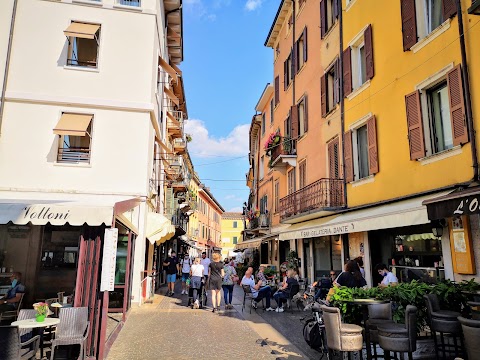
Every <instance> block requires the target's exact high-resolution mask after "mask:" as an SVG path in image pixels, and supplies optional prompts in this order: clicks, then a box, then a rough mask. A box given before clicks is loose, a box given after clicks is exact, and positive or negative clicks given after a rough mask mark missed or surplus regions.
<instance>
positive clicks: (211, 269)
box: [208, 253, 225, 312]
mask: <svg viewBox="0 0 480 360" xmlns="http://www.w3.org/2000/svg"><path fill="white" fill-rule="evenodd" d="M212 259H213V261H212V262H211V263H210V265H209V266H208V288H209V289H210V290H212V307H213V310H212V311H213V312H215V311H218V310H220V303H221V302H222V295H221V294H220V290H222V280H223V277H224V276H225V272H224V270H223V263H221V262H220V259H221V255H220V254H219V253H213V255H212Z"/></svg>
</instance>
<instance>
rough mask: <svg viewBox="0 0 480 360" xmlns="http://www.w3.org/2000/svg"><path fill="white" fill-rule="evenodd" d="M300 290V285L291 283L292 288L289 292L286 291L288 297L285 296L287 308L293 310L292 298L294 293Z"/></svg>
mask: <svg viewBox="0 0 480 360" xmlns="http://www.w3.org/2000/svg"><path fill="white" fill-rule="evenodd" d="M299 291H300V285H292V288H291V289H290V292H289V293H288V298H287V309H290V310H292V311H293V308H292V299H293V297H294V296H295V295H297V294H298V292H299Z"/></svg>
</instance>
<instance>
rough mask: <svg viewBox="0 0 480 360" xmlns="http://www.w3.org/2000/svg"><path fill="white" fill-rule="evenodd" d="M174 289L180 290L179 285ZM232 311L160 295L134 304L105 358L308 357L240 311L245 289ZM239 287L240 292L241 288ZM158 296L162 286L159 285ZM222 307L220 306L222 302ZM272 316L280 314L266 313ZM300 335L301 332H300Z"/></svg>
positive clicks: (237, 295) (236, 296) (256, 314)
mask: <svg viewBox="0 0 480 360" xmlns="http://www.w3.org/2000/svg"><path fill="white" fill-rule="evenodd" d="M177 288H178V289H177ZM236 288H237V289H236V291H235V292H234V302H233V305H234V309H233V310H226V311H225V310H222V311H220V312H219V313H212V311H211V307H210V305H211V303H210V301H211V299H210V296H209V299H208V301H209V303H208V306H207V308H206V309H201V310H193V309H191V308H189V307H187V306H186V303H187V296H186V295H179V294H180V292H181V286H180V283H177V284H176V295H175V296H174V297H165V296H164V295H161V294H158V295H156V296H155V299H154V302H153V304H145V305H142V306H141V307H134V308H132V310H131V312H130V314H129V317H128V319H127V322H126V324H125V326H124V327H123V329H122V330H121V332H120V334H119V336H118V338H117V340H116V341H115V343H114V344H113V346H112V349H111V351H110V353H109V356H108V359H109V360H123V359H125V360H127V359H128V360H132V359H145V360H148V359H163V358H170V359H192V358H193V359H228V358H242V359H271V360H275V359H292V360H295V359H309V358H318V357H319V356H318V353H317V355H316V356H315V357H310V356H308V355H306V354H305V353H303V352H302V351H301V350H299V349H298V348H297V347H296V346H294V345H293V344H292V343H291V342H290V341H289V340H287V338H286V337H284V335H282V334H281V333H280V332H278V331H277V330H275V328H274V327H272V326H271V325H270V324H269V323H268V322H267V321H265V319H264V318H263V316H264V315H265V316H266V315H267V314H262V313H263V310H260V309H259V310H258V311H257V312H255V311H253V310H252V313H251V314H250V313H249V308H246V309H245V311H243V312H242V301H243V292H242V290H241V288H240V287H236ZM239 289H240V290H239ZM161 292H162V294H164V293H165V289H161ZM222 308H223V306H222ZM268 315H271V316H282V315H284V314H277V313H268ZM299 335H301V332H300V334H299Z"/></svg>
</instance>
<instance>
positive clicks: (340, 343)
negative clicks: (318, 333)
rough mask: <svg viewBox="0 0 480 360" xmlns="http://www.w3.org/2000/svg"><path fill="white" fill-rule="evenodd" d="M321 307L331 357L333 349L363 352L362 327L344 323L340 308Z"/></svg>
mask: <svg viewBox="0 0 480 360" xmlns="http://www.w3.org/2000/svg"><path fill="white" fill-rule="evenodd" d="M320 308H321V309H322V311H323V322H324V323H325V331H326V333H327V347H328V351H329V359H333V354H332V351H333V350H335V351H341V352H349V353H350V352H354V351H360V352H361V351H362V348H363V336H362V331H363V329H362V327H360V326H358V325H353V324H344V323H342V317H341V315H340V309H339V308H336V307H328V306H324V305H322V306H320ZM360 356H361V355H360Z"/></svg>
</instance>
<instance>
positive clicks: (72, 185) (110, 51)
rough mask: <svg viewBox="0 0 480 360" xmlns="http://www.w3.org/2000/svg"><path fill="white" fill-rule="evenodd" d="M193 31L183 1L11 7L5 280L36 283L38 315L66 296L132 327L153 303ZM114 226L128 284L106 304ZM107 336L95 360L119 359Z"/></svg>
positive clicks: (6, 65)
mask: <svg viewBox="0 0 480 360" xmlns="http://www.w3.org/2000/svg"><path fill="white" fill-rule="evenodd" d="M182 26H183V25H182V12H181V0H138V1H134V0H131V1H130V0H57V1H53V0H2V1H1V2H0V86H2V88H1V98H0V106H1V108H0V270H2V269H3V268H5V271H6V272H8V271H10V270H14V271H21V272H22V273H23V282H24V284H25V285H26V287H27V292H26V295H25V300H24V301H25V303H26V304H31V303H32V302H34V301H35V300H38V299H44V298H51V297H55V296H56V293H57V292H58V291H63V292H65V295H68V294H73V295H74V296H73V302H74V303H75V306H88V307H89V308H90V310H91V311H90V317H91V320H93V319H94V317H96V316H100V317H99V319H102V318H103V317H102V316H101V315H102V314H105V313H106V311H107V309H108V307H110V310H112V308H113V309H116V310H117V311H118V313H119V314H120V318H121V319H122V320H125V314H126V311H127V309H128V308H129V307H130V305H131V302H134V303H135V302H139V301H140V298H141V295H142V290H141V280H142V278H143V276H144V273H143V271H144V270H146V269H151V264H145V259H147V261H148V259H149V258H148V256H147V257H146V253H147V254H149V253H150V255H151V253H153V250H152V249H151V248H150V249H149V247H147V241H146V237H147V236H148V235H149V234H148V233H146V232H151V231H152V230H158V229H157V228H155V223H157V224H158V223H160V222H161V221H160V222H159V220H161V219H159V217H158V216H153V217H152V216H147V214H148V213H149V212H155V211H156V212H159V213H163V210H164V204H163V201H162V200H161V199H163V192H164V190H163V185H164V184H163V179H164V176H165V175H164V174H163V169H164V167H167V166H168V162H165V161H164V162H161V161H158V160H159V159H158V154H160V153H164V152H166V150H165V149H173V144H172V145H170V143H171V142H172V138H169V136H168V135H169V133H170V132H169V131H168V129H167V110H168V109H170V110H172V112H171V113H170V115H172V114H174V115H175V116H174V117H175V118H176V120H177V121H180V123H174V124H173V125H174V126H178V127H180V128H183V126H180V125H183V124H181V121H182V120H183V118H184V117H185V116H184V114H183V112H186V107H185V104H184V98H183V99H182V98H181V97H183V83H182V81H181V78H180V77H179V75H180V70H179V69H178V68H177V67H176V65H178V64H179V63H180V62H181V61H182V60H183V48H182ZM159 65H160V66H159ZM165 88H167V90H165ZM179 98H180V99H179ZM177 114H178V115H177ZM177 138H178V136H177ZM179 138H180V140H176V142H178V141H180V142H181V141H182V138H183V134H182V133H180V136H179ZM172 153H173V151H172ZM147 218H149V219H152V218H155V221H157V222H155V221H154V222H153V223H151V222H150V223H148V224H147ZM162 225H165V224H162ZM110 227H115V228H118V247H117V252H116V254H117V258H116V264H113V265H112V266H113V267H112V269H115V271H114V272H113V273H112V276H114V277H115V280H114V282H115V284H114V286H113V291H111V292H110V294H109V292H106V291H105V292H103V295H102V292H101V290H103V288H102V289H100V277H101V275H102V273H103V275H104V276H105V275H107V271H106V270H107V269H106V266H105V264H104V266H103V267H104V269H103V270H104V271H103V272H102V266H101V263H102V261H101V256H103V255H102V249H103V243H104V241H103V239H104V234H105V228H110ZM147 227H148V230H147ZM172 235H173V234H171V233H170V234H168V233H167V234H166V233H165V232H163V233H162V234H161V236H162V240H165V238H166V237H168V236H172ZM158 237H159V236H157V237H156V238H155V239H158ZM155 239H154V240H155ZM150 240H152V239H150ZM150 261H151V260H150ZM2 278H3V279H4V280H5V279H6V278H7V276H6V275H5V274H4V276H3V277H2V274H0V281H1V280H2ZM103 280H104V281H106V280H107V279H106V278H105V279H103ZM1 285H2V283H1V282H0V291H1ZM112 285H113V284H112ZM99 306H100V307H101V308H102V309H103V310H101V311H100V314H99V313H98V312H97V310H96V309H97V308H98V307H99ZM105 318H106V317H105ZM105 321H106V320H105ZM92 323H93V321H92ZM106 327H107V326H106V323H105V322H104V321H103V320H102V321H100V322H96V325H95V326H92V327H91V331H92V333H91V336H92V338H93V339H94V341H93V342H92V346H90V348H89V349H88V355H89V356H90V357H96V358H103V357H104V356H105V355H106V353H107V352H108V346H109V345H111V342H112V339H113V338H114V337H115V336H116V332H114V333H113V334H106ZM109 335H112V336H113V338H112V337H110V339H109ZM106 343H107V345H106V346H105V344H106Z"/></svg>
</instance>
